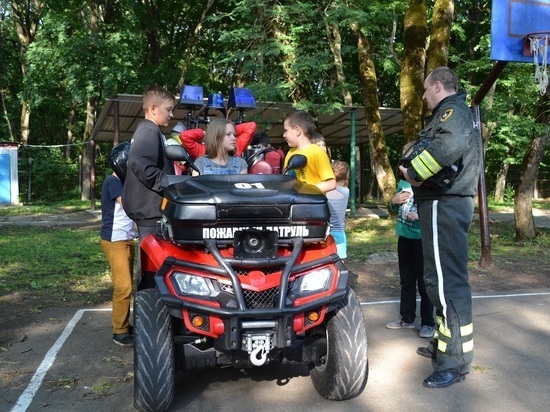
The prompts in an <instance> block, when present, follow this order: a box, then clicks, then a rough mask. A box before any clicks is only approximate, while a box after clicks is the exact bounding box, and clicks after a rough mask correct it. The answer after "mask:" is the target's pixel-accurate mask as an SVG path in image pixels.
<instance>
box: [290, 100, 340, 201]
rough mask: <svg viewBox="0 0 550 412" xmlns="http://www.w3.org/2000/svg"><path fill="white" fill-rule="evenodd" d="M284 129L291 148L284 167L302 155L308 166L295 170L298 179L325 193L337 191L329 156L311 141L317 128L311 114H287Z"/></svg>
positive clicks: (301, 112)
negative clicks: (292, 157) (296, 156)
mask: <svg viewBox="0 0 550 412" xmlns="http://www.w3.org/2000/svg"><path fill="white" fill-rule="evenodd" d="M283 127H284V130H285V131H284V134H283V137H284V139H285V140H286V142H287V144H288V146H289V147H290V150H289V151H288V153H287V155H286V157H285V164H284V166H285V167H286V165H287V164H288V160H289V159H290V157H291V156H292V155H295V154H302V155H304V156H305V157H306V158H307V165H306V166H305V167H304V168H302V169H296V170H294V172H295V173H296V177H297V178H298V179H299V180H301V181H302V182H304V183H308V184H312V185H316V186H317V187H318V188H319V189H321V191H322V192H323V193H326V192H328V191H330V190H333V189H335V188H336V178H335V176H334V172H333V170H332V167H331V165H330V160H329V158H328V156H327V154H326V153H325V151H324V150H323V149H322V148H320V147H319V146H317V145H316V144H312V143H311V141H310V137H311V136H312V134H313V133H314V132H315V131H316V128H315V124H314V123H313V119H312V118H311V116H310V115H309V113H307V112H305V111H303V110H300V111H295V112H292V113H289V114H287V115H286V116H285V118H284V122H283Z"/></svg>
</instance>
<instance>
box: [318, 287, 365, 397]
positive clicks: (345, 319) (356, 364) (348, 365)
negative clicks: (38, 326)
mask: <svg viewBox="0 0 550 412" xmlns="http://www.w3.org/2000/svg"><path fill="white" fill-rule="evenodd" d="M326 343H327V351H326V354H325V355H324V356H322V357H321V364H319V365H314V366H313V368H312V369H311V371H310V376H311V380H312V381H313V386H314V387H315V389H316V390H317V392H318V393H319V395H321V396H323V397H324V398H326V399H330V400H334V401H342V400H346V399H350V398H353V397H355V396H357V395H359V394H360V393H361V392H362V391H363V389H364V388H365V385H366V384H367V379H368V360H367V331H366V325H365V319H364V318H363V312H362V311H361V305H360V304H359V301H358V300H357V296H355V292H354V291H353V290H352V289H348V293H347V295H346V298H344V300H343V301H342V304H341V306H340V307H339V308H338V309H337V310H336V313H335V314H334V315H333V316H332V317H331V318H330V319H329V320H328V322H327V325H326Z"/></svg>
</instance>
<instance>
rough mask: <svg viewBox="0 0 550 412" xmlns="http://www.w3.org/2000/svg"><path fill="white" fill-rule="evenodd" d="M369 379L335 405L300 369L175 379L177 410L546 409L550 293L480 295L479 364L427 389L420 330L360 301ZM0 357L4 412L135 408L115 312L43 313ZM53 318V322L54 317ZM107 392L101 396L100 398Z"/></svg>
mask: <svg viewBox="0 0 550 412" xmlns="http://www.w3.org/2000/svg"><path fill="white" fill-rule="evenodd" d="M362 305H363V306H362V307H363V311H364V315H365V319H366V322H367V336H368V341H369V349H368V356H369V380H368V383H367V386H366V388H365V390H364V392H363V393H362V394H361V395H360V396H358V397H357V398H354V399H351V400H348V401H342V402H332V401H327V400H325V399H323V398H321V397H320V396H319V395H318V394H317V393H316V392H315V390H314V388H313V385H312V384H311V380H310V378H309V376H308V370H307V368H305V367H304V366H300V365H279V364H271V365H267V366H264V367H261V368H254V369H250V370H237V369H234V368H232V367H229V368H221V369H220V368H217V369H210V370H202V371H194V372H183V373H179V374H178V375H177V379H176V385H177V395H176V398H175V401H174V403H173V407H172V409H171V410H173V411H186V412H188V411H239V412H242V411H263V410H269V411H281V412H282V411H285V412H286V411H298V412H299V411H327V412H337V411H342V412H344V411H345V412H347V411H404V410H422V411H437V412H445V411H453V412H454V411H484V412H485V411H495V412H496V411H499V412H500V411H547V410H548V405H549V404H550V392H549V391H548V382H549V381H550V360H549V355H548V354H549V353H550V323H549V322H548V313H549V312H550V289H545V290H533V291H522V292H521V293H507V294H501V295H478V296H475V298H474V306H473V310H474V328H475V332H474V341H475V349H474V351H475V352H474V353H475V355H474V364H473V370H472V372H471V373H470V374H469V375H468V376H467V378H466V380H465V381H464V382H461V383H457V384H454V385H452V386H451V387H449V388H445V389H427V388H424V387H422V380H423V379H424V378H426V377H427V376H428V375H430V374H431V372H432V371H433V363H432V362H431V360H429V359H426V358H423V357H421V356H419V355H417V354H416V348H417V347H419V346H424V345H426V344H427V342H428V340H427V339H422V338H419V337H418V332H417V330H413V329H405V330H390V329H386V328H385V326H384V325H385V324H386V323H387V322H388V321H390V320H394V319H395V316H396V314H397V313H398V310H399V309H398V301H397V300H395V299H388V300H377V301H368V302H362ZM42 318H43V319H44V321H43V322H40V323H37V324H36V325H34V326H33V327H32V328H29V329H28V330H27V331H26V334H25V336H26V338H25V339H24V340H23V341H21V342H17V343H15V344H14V345H13V346H11V347H10V348H9V351H7V352H4V353H1V354H0V370H1V371H2V377H3V379H2V381H3V384H2V385H1V386H0V410H5V411H12V412H23V411H25V410H28V411H44V410H50V411H56V412H69V411H74V410H79V411H81V412H86V411H90V412H97V411H98V410H117V411H131V410H133V407H132V403H133V378H132V350H131V349H129V350H128V349H123V348H119V347H117V346H115V345H114V344H113V343H112V341H111V339H110V335H109V331H110V312H109V310H108V308H105V307H104V308H90V309H82V310H80V311H78V312H76V313H75V312H68V311H67V312H65V313H63V314H59V313H57V314H54V315H52V313H48V312H46V313H44V314H43V315H42ZM52 319H54V320H55V321H52ZM102 390H103V392H102Z"/></svg>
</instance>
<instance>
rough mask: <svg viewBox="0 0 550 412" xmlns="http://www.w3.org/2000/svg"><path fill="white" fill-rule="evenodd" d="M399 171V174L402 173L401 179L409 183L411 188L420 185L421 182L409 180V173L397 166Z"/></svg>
mask: <svg viewBox="0 0 550 412" xmlns="http://www.w3.org/2000/svg"><path fill="white" fill-rule="evenodd" d="M399 170H401V173H403V177H404V178H405V180H406V181H407V182H409V183H410V184H411V185H412V186H414V187H418V186H420V185H421V184H422V182H417V181H416V180H414V179H411V178H410V177H409V172H407V169H405V168H404V167H403V166H399Z"/></svg>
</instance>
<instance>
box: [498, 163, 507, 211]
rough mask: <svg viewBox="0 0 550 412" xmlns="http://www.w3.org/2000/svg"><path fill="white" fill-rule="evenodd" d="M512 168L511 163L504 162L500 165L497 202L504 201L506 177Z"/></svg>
mask: <svg viewBox="0 0 550 412" xmlns="http://www.w3.org/2000/svg"><path fill="white" fill-rule="evenodd" d="M509 169H510V163H508V162H503V163H502V165H501V166H500V170H499V171H498V173H497V181H496V184H495V202H499V203H500V202H504V191H505V189H506V177H507V176H508V170H509Z"/></svg>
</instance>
